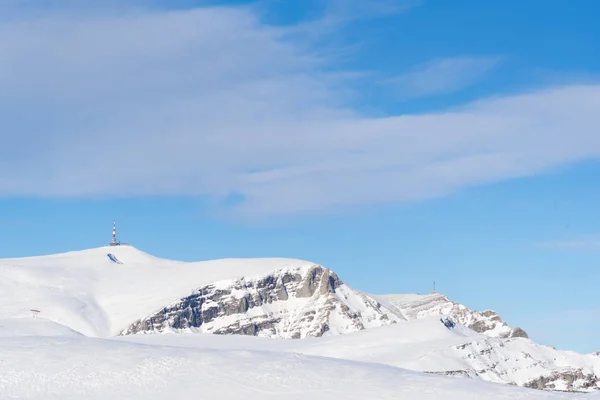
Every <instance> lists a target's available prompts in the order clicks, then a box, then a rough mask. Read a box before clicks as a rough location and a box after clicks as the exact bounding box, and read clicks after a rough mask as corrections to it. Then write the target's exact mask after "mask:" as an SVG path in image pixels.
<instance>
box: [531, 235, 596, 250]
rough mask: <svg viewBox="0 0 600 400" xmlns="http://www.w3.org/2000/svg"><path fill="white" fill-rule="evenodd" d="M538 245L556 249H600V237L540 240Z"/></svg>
mask: <svg viewBox="0 0 600 400" xmlns="http://www.w3.org/2000/svg"><path fill="white" fill-rule="evenodd" d="M537 245H538V246H540V247H543V248H547V249H556V250H577V251H585V250H593V251H600V237H598V236H592V237H584V238H578V239H571V240H558V241H549V242H540V243H538V244H537Z"/></svg>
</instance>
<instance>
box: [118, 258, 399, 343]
mask: <svg viewBox="0 0 600 400" xmlns="http://www.w3.org/2000/svg"><path fill="white" fill-rule="evenodd" d="M397 319H398V318H397V317H396V316H395V315H394V314H393V313H391V312H390V311H389V310H388V309H386V308H385V307H383V306H382V305H381V304H380V303H378V302H377V301H375V300H373V299H371V298H370V297H368V296H366V295H364V294H361V293H359V292H356V291H354V290H352V289H351V288H349V287H348V286H347V285H345V284H344V283H343V282H342V281H341V280H340V279H339V278H338V276H337V275H336V274H335V273H333V272H332V271H330V270H328V269H326V268H323V267H322V266H319V265H313V266H311V267H309V268H297V269H292V270H279V271H275V272H273V273H272V274H269V275H268V276H263V277H259V278H240V279H235V280H230V281H222V282H216V283H214V284H211V285H207V286H203V287H201V288H198V289H197V290H195V291H194V292H193V293H192V294H191V295H189V296H187V297H184V298H182V299H179V300H177V301H175V302H173V303H172V304H170V305H168V306H166V307H165V308H163V309H162V310H159V311H157V312H155V313H154V314H152V315H149V316H147V317H145V318H143V319H140V320H138V321H135V322H134V323H133V324H131V325H130V326H129V327H128V328H127V329H125V330H123V331H122V332H121V335H130V334H136V333H150V332H164V331H185V330H188V331H197V332H207V333H214V334H238V335H254V336H266V337H277V338H287V339H300V338H305V337H319V336H323V335H325V334H341V333H346V332H353V331H358V330H361V329H365V328H368V327H375V326H383V325H389V324H392V323H394V322H396V320H397Z"/></svg>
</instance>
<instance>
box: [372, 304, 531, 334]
mask: <svg viewBox="0 0 600 400" xmlns="http://www.w3.org/2000/svg"><path fill="white" fill-rule="evenodd" d="M373 297H374V298H375V299H377V300H378V301H379V302H381V303H382V304H384V305H385V306H387V308H388V309H390V310H391V311H392V312H394V313H395V314H396V315H398V316H401V317H402V318H404V319H406V320H413V319H420V318H424V317H430V316H432V315H435V316H450V317H451V318H452V319H453V320H454V321H456V322H458V323H459V324H461V325H464V326H466V327H467V328H469V329H472V330H474V331H475V332H479V333H483V334H485V335H487V336H491V337H500V338H511V337H524V338H526V337H528V336H527V333H526V332H525V331H524V330H523V329H521V328H510V327H509V326H508V325H506V323H504V322H502V319H501V318H500V316H499V315H498V314H497V313H496V312H495V311H492V310H485V311H482V312H480V311H474V310H470V309H469V308H467V307H465V306H464V305H462V304H459V303H455V302H453V301H451V300H449V299H448V297H446V296H445V295H443V294H438V293H431V294H427V295H418V294H390V295H380V296H373Z"/></svg>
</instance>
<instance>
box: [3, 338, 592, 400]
mask: <svg viewBox="0 0 600 400" xmlns="http://www.w3.org/2000/svg"><path fill="white" fill-rule="evenodd" d="M0 355H1V362H0V396H1V398H7V399H44V400H51V399H57V400H58V399H60V400H68V399H89V400H93V399H98V400H100V399H101V400H106V399H128V400H135V399H140V400H142V399H143V400H151V399H157V400H158V399H161V400H162V399H166V398H181V399H185V398H210V399H229V400H236V399H244V400H246V399H248V398H253V397H256V398H261V399H302V400H306V399H332V398H333V399H440V398H444V399H449V400H452V399H460V400H464V399H478V400H479V399H491V400H493V399H573V398H577V399H582V400H583V399H598V398H599V397H597V396H596V397H591V396H588V395H583V396H582V395H579V396H577V397H573V395H572V394H562V393H547V392H542V391H535V390H531V389H524V388H518V387H511V386H508V385H500V384H493V383H487V382H483V381H476V380H470V379H456V378H448V377H440V376H434V375H428V374H424V373H418V372H410V371H406V370H403V369H399V368H395V367H389V366H384V365H381V364H372V363H360V362H353V361H348V360H336V359H331V358H322V357H314V356H307V355H300V354H292V353H287V354H286V353H280V352H267V351H257V350H227V349H220V350H211V349H190V348H174V347H165V346H161V345H158V344H157V345H153V346H149V345H142V344H134V343H127V342H119V341H115V340H107V339H92V338H85V337H79V338H75V337H35V336H31V337H14V338H3V339H2V340H0Z"/></svg>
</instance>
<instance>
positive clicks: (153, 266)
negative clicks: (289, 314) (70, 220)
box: [0, 246, 313, 337]
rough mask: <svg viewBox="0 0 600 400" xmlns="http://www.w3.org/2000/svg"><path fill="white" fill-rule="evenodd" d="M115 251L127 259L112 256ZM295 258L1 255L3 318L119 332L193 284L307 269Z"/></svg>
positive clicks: (99, 333)
mask: <svg viewBox="0 0 600 400" xmlns="http://www.w3.org/2000/svg"><path fill="white" fill-rule="evenodd" d="M109 253H110V254H113V255H114V256H115V257H116V258H117V259H118V260H119V261H120V262H121V263H122V264H118V263H115V262H113V261H111V260H110V259H109V258H108V256H107V255H108V254H109ZM312 265H313V264H312V263H309V262H306V261H300V260H291V259H224V260H216V261H207V262H197V263H185V262H178V261H171V260H164V259H159V258H156V257H153V256H151V255H149V254H146V253H144V252H142V251H139V250H137V249H135V248H134V247H130V246H116V247H101V248H97V249H91V250H84V251H77V252H70V253H65V254H56V255H50V256H41V257H29V258H18V259H3V260H0V317H2V318H7V317H21V316H29V315H30V314H31V312H30V309H39V310H40V311H41V313H40V315H41V316H43V317H45V318H47V319H49V320H53V321H55V322H57V323H60V324H62V325H65V326H67V327H69V328H71V329H73V330H75V331H77V332H80V333H82V334H84V335H87V336H96V337H108V336H113V335H116V334H118V333H119V332H120V331H121V330H122V329H125V328H126V327H127V326H128V325H129V324H131V323H132V322H133V321H135V320H137V319H139V318H140V317H143V316H146V315H148V314H150V313H152V312H154V311H156V310H158V309H160V308H162V307H163V306H164V305H166V304H169V303H171V302H172V301H173V300H175V299H178V298H181V297H183V296H186V295H188V294H191V293H192V292H193V291H194V290H195V289H196V288H198V287H200V286H203V285H207V284H210V283H213V282H217V281H223V280H226V279H233V278H241V277H244V276H261V275H265V274H267V273H269V272H272V271H274V270H278V269H288V268H295V269H300V270H302V269H308V268H309V267H311V266H312Z"/></svg>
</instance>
